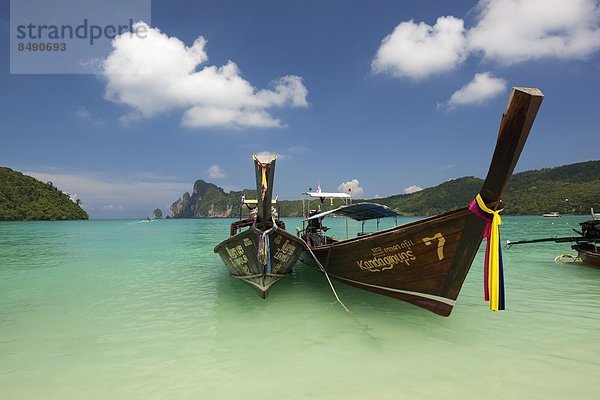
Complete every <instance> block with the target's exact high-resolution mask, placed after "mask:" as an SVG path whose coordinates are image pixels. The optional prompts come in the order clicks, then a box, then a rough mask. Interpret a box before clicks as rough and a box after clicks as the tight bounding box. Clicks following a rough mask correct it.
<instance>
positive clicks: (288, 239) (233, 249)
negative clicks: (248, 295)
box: [214, 156, 305, 299]
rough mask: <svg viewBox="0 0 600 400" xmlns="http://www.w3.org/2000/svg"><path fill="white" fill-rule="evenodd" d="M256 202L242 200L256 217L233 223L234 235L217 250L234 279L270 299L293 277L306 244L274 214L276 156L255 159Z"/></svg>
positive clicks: (243, 204) (218, 246)
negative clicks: (271, 292) (285, 279)
mask: <svg viewBox="0 0 600 400" xmlns="http://www.w3.org/2000/svg"><path fill="white" fill-rule="evenodd" d="M253 160H254V167H255V168H254V169H255V173H256V191H257V199H256V200H254V201H252V200H246V199H243V200H242V204H241V205H240V207H244V206H248V207H249V208H251V206H253V205H254V206H255V207H254V210H253V211H255V212H256V213H255V216H251V217H250V218H248V219H244V220H243V219H242V218H241V215H242V214H241V212H240V220H239V221H236V222H234V223H232V224H231V232H230V233H231V236H230V237H229V238H228V239H226V240H224V241H222V242H221V243H219V244H218V245H217V246H216V247H215V249H214V251H215V253H218V254H219V256H221V259H222V260H223V263H225V265H226V266H227V268H228V269H229V273H230V274H231V276H232V277H234V278H237V279H241V280H243V281H245V282H247V283H248V284H250V285H251V286H252V287H254V288H255V289H256V290H257V292H258V295H259V296H260V297H262V298H263V299H265V298H267V296H268V294H269V289H270V288H271V286H273V285H274V284H275V283H276V282H277V281H279V280H280V279H281V278H283V277H284V276H286V275H289V274H291V272H292V268H293V266H294V264H295V263H296V261H298V257H299V256H300V253H301V252H302V250H303V249H304V247H305V245H304V242H303V241H302V240H301V239H299V238H298V237H296V236H294V235H292V234H290V233H288V232H286V231H285V224H284V223H283V221H280V220H279V219H277V218H276V216H274V215H273V212H272V205H273V204H274V203H276V201H273V200H272V197H273V180H274V177H275V161H276V157H270V156H254V157H253Z"/></svg>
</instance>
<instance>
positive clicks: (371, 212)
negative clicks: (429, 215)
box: [308, 203, 400, 221]
mask: <svg viewBox="0 0 600 400" xmlns="http://www.w3.org/2000/svg"><path fill="white" fill-rule="evenodd" d="M329 214H335V215H341V216H344V217H350V218H352V219H354V220H356V221H368V220H371V219H380V218H391V217H397V216H399V215H400V214H398V213H397V212H396V211H394V210H392V209H391V208H389V207H387V206H384V205H381V204H377V203H356V204H351V205H348V206H341V207H338V208H336V209H333V210H329V211H324V212H322V213H319V214H315V215H313V216H312V217H310V218H308V220H311V219H317V218H323V217H324V216H326V215H329Z"/></svg>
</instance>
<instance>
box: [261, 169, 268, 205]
mask: <svg viewBox="0 0 600 400" xmlns="http://www.w3.org/2000/svg"><path fill="white" fill-rule="evenodd" d="M268 166H269V164H262V163H261V164H260V168H261V169H262V182H261V185H260V186H261V187H260V191H261V194H262V199H263V200H264V199H265V196H266V194H267V188H268V184H267V167H268Z"/></svg>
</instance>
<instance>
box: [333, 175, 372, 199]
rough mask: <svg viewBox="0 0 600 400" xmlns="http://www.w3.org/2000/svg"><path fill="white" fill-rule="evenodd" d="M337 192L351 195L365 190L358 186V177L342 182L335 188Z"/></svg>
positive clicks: (353, 195)
mask: <svg viewBox="0 0 600 400" xmlns="http://www.w3.org/2000/svg"><path fill="white" fill-rule="evenodd" d="M337 190H338V192H343V193H349V194H350V195H352V197H357V196H361V195H362V194H363V193H364V192H365V191H364V190H363V188H362V187H360V182H358V179H352V180H351V181H348V182H343V183H342V184H340V185H339V186H338V188H337Z"/></svg>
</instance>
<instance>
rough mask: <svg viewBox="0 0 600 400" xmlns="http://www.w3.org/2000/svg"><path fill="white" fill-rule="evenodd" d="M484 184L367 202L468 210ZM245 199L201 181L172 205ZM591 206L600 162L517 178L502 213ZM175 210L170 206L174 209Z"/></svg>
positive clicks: (424, 210) (212, 205)
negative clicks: (191, 193)
mask: <svg viewBox="0 0 600 400" xmlns="http://www.w3.org/2000/svg"><path fill="white" fill-rule="evenodd" d="M482 185H483V180H482V179H480V178H475V177H472V176H470V177H464V178H459V179H454V180H451V181H448V182H444V183H442V184H440V185H438V186H435V187H431V188H427V189H424V190H422V191H419V192H416V193H411V194H399V195H394V196H390V197H386V198H382V199H373V200H366V201H373V202H377V203H380V204H384V205H386V206H388V207H391V208H393V209H394V210H396V211H397V212H399V213H400V214H402V215H435V214H439V213H443V212H446V211H450V210H455V209H457V208H461V207H465V206H468V205H469V203H470V202H471V200H473V199H474V198H475V196H476V195H477V193H478V192H479V190H480V189H481V186H482ZM196 186H198V187H196ZM244 192H245V194H246V195H247V196H248V197H249V198H255V197H256V194H255V191H251V190H247V191H244ZM241 195H242V192H231V193H229V194H227V193H225V192H224V191H223V189H221V188H219V187H217V186H215V185H213V184H209V183H206V182H204V181H198V182H196V185H195V186H194V194H193V195H192V196H191V198H190V195H189V194H188V195H187V197H185V196H184V198H182V199H180V200H179V201H178V202H179V203H177V202H176V203H174V206H182V205H185V207H181V209H184V208H185V209H186V210H188V211H187V212H183V213H179V214H178V213H175V215H176V216H184V217H189V216H196V217H198V216H235V215H236V213H237V210H238V209H239V208H238V207H239V199H240V197H241ZM186 199H187V200H186ZM189 200H192V201H189ZM354 201H355V202H356V201H359V200H354ZM280 205H281V213H282V215H283V216H288V217H299V216H301V215H302V202H301V201H299V200H288V201H281V202H280ZM317 205H318V206H319V207H320V208H321V209H322V210H328V209H330V208H333V207H332V206H330V204H329V200H328V199H326V200H325V201H324V202H323V203H320V202H318V201H317V202H313V203H312V207H313V208H314V207H316V206H317ZM186 207H192V208H193V209H192V208H189V209H188V208H186ZM590 207H594V208H595V209H596V210H597V211H600V161H588V162H583V163H577V164H570V165H564V166H562V167H556V168H544V169H540V170H534V171H526V172H521V173H518V174H515V175H514V176H513V177H512V179H511V181H510V184H509V187H508V191H507V193H506V195H505V198H504V214H513V215H523V214H534V215H535V214H543V213H546V212H551V211H558V212H560V213H563V214H587V213H589V211H590ZM176 208H177V207H172V211H173V209H176ZM209 211H210V212H209Z"/></svg>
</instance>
